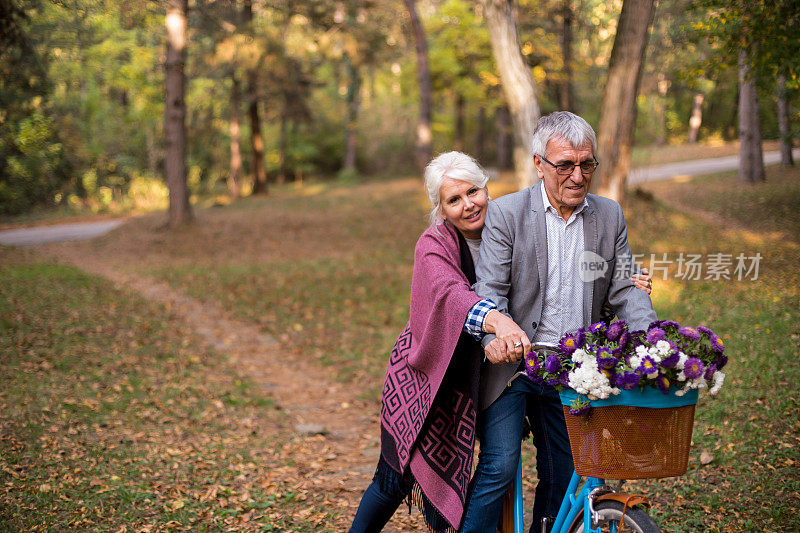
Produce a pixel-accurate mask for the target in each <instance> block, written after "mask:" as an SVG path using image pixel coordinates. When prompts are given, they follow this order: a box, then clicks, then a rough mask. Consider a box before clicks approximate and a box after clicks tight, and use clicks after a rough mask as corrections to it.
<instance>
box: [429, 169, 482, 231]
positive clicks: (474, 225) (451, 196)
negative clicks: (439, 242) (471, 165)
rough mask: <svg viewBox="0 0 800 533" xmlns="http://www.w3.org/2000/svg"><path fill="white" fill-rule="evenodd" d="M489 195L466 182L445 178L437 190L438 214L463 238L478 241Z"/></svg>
mask: <svg viewBox="0 0 800 533" xmlns="http://www.w3.org/2000/svg"><path fill="white" fill-rule="evenodd" d="M488 204H489V193H488V191H487V190H486V187H477V186H475V185H473V184H472V183H467V182H466V181H461V180H454V179H452V178H445V180H444V182H443V183H442V186H441V187H440V188H439V212H440V213H441V215H442V218H444V219H445V220H447V221H448V222H450V223H451V224H452V225H453V226H455V227H456V228H457V229H458V231H460V232H461V234H462V235H463V236H464V237H467V238H468V239H479V238H480V237H481V231H482V230H483V224H484V223H485V222H486V206H487V205H488Z"/></svg>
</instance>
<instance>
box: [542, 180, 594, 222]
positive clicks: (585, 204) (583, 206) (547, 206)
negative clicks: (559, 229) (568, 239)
mask: <svg viewBox="0 0 800 533" xmlns="http://www.w3.org/2000/svg"><path fill="white" fill-rule="evenodd" d="M539 190H540V191H541V193H542V204H544V210H545V211H548V210H550V211H552V212H553V213H555V214H556V215H558V216H561V214H560V213H559V212H558V209H556V208H555V207H553V204H551V203H550V198H548V197H547V191H545V190H544V180H539ZM587 207H589V202H587V201H586V197H585V196H584V197H583V202H581V205H579V206H578V207H576V208H575V209H574V210H573V211H572V215H570V218H572V216H573V215H578V214H579V213H581V212H582V211H583V210H584V209H586V208H587Z"/></svg>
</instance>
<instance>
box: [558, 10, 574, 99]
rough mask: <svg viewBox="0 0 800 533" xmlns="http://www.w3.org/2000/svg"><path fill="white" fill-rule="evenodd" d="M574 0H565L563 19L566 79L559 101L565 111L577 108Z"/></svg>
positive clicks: (563, 51) (563, 82)
mask: <svg viewBox="0 0 800 533" xmlns="http://www.w3.org/2000/svg"><path fill="white" fill-rule="evenodd" d="M573 18H574V17H573V15H572V2H571V0H564V7H563V11H562V20H561V56H562V58H563V62H564V72H563V76H564V79H563V80H561V86H560V87H559V92H558V103H559V105H560V106H561V109H562V110H563V111H572V112H573V113H575V112H576V110H575V99H574V97H573V91H572V22H573Z"/></svg>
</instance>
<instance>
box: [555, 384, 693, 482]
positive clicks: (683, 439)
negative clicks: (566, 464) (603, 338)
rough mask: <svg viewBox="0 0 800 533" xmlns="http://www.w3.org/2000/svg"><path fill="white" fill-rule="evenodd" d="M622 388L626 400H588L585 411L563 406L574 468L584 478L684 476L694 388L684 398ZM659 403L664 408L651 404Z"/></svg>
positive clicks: (687, 457)
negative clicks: (578, 412) (572, 411)
mask: <svg viewBox="0 0 800 533" xmlns="http://www.w3.org/2000/svg"><path fill="white" fill-rule="evenodd" d="M653 391H654V392H655V393H657V394H659V395H661V394H662V393H661V392H660V391H657V390H655V389H653ZM571 392H572V391H571ZM622 392H623V393H628V394H625V396H626V397H627V398H615V399H614V400H612V401H610V402H609V401H607V400H600V401H598V402H592V409H591V410H590V411H589V412H588V413H586V414H583V415H571V414H570V413H569V409H570V408H569V405H564V418H565V419H566V422H567V433H568V434H569V443H570V448H572V459H573V461H574V462H575V471H576V472H577V473H578V474H580V475H582V476H594V477H599V478H603V479H646V478H661V477H670V476H681V475H683V474H685V473H686V468H687V465H688V460H689V446H690V443H691V440H692V427H693V425H694V408H695V405H694V404H695V402H697V393H696V391H693V393H694V394H691V395H690V394H687V395H686V396H688V398H686V397H675V396H674V395H670V398H667V397H666V395H664V396H665V397H664V398H658V397H656V396H652V393H649V391H645V393H644V396H646V397H647V399H645V400H643V398H644V396H642V395H643V393H642V392H640V391H622ZM573 394H574V393H573ZM564 396H565V395H564V393H563V392H562V403H567V404H568V403H569V402H568V401H567V402H565V401H564ZM653 400H654V401H653ZM689 402H692V403H689ZM608 403H612V404H614V403H623V404H622V405H607V404H608ZM624 403H634V404H640V405H624ZM687 403H688V405H680V404H687ZM604 404H605V405H604ZM662 404H666V405H667V406H662V407H651V405H662ZM671 404H672V405H671Z"/></svg>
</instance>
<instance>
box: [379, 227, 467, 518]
mask: <svg viewBox="0 0 800 533" xmlns="http://www.w3.org/2000/svg"><path fill="white" fill-rule="evenodd" d="M460 243H461V244H460ZM465 271H466V272H467V273H468V274H469V277H470V278H472V281H474V267H473V265H472V259H471V257H470V255H469V251H468V250H467V246H466V243H465V242H464V241H463V237H461V236H460V234H459V233H458V232H457V230H456V229H455V228H454V227H453V226H451V225H450V224H440V225H437V226H434V227H431V228H428V229H427V230H426V231H425V232H424V233H423V234H422V236H421V237H420V238H419V241H417V246H416V249H415V253H414V274H413V278H412V282H411V305H410V318H409V321H408V325H407V326H406V328H405V329H404V330H403V332H402V333H401V334H400V336H399V337H398V338H397V341H396V342H395V345H394V348H393V349H392V354H391V358H390V361H389V367H388V369H387V371H386V378H385V381H384V385H383V396H382V400H381V454H382V456H383V458H384V460H385V461H386V462H387V463H388V464H389V466H391V467H392V468H393V469H394V470H395V471H397V472H398V473H400V474H403V475H407V473H408V470H407V469H409V468H410V471H411V476H412V477H413V482H414V483H415V484H416V485H417V486H418V487H419V489H421V491H422V493H423V494H424V496H425V497H426V498H427V499H428V501H430V502H431V503H432V504H433V505H434V507H435V508H436V509H437V511H438V512H439V513H440V514H441V516H442V517H444V518H445V519H446V520H447V522H449V523H450V525H451V527H452V528H453V529H458V526H459V525H460V523H461V518H462V515H463V512H464V503H465V500H466V495H467V486H468V484H469V477H470V474H471V470H472V456H473V449H474V445H475V419H476V405H477V380H478V372H479V368H480V359H481V357H480V354H481V350H480V345H479V344H478V343H476V342H474V341H472V340H471V339H470V338H469V336H468V335H466V334H463V335H462V330H463V327H464V321H465V320H466V317H467V312H468V311H469V310H470V308H472V306H473V305H475V303H477V302H478V301H480V298H479V297H478V296H477V295H476V294H475V293H474V292H472V290H471V289H470V280H469V279H468V276H467V274H465ZM451 362H452V364H451Z"/></svg>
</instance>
